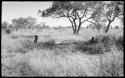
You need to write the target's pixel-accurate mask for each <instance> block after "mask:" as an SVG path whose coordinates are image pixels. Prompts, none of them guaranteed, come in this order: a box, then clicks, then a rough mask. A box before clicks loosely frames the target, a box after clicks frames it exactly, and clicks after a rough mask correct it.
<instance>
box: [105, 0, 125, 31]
mask: <svg viewBox="0 0 125 78" xmlns="http://www.w3.org/2000/svg"><path fill="white" fill-rule="evenodd" d="M123 7H124V2H123V1H111V2H110V3H108V4H106V11H105V17H106V19H107V21H108V25H107V28H106V30H105V32H106V33H107V32H108V30H109V28H110V25H111V23H112V22H113V21H114V20H115V18H119V19H122V20H124V19H123V12H124V8H123Z"/></svg>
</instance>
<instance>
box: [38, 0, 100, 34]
mask: <svg viewBox="0 0 125 78" xmlns="http://www.w3.org/2000/svg"><path fill="white" fill-rule="evenodd" d="M97 3H98V2H97V1H81V2H73V1H69V2H66V1H61V2H56V1H55V2H53V5H52V7H50V8H48V9H46V10H44V11H41V10H39V11H38V13H39V14H40V16H41V17H48V16H52V17H55V18H61V17H66V18H68V20H69V21H70V22H71V25H72V29H73V32H74V34H78V33H79V30H80V28H81V25H82V24H83V23H84V22H86V21H90V19H92V18H93V13H94V15H95V16H96V14H98V13H99V11H98V12H95V11H97V10H95V9H96V8H97V6H96V5H97Z"/></svg>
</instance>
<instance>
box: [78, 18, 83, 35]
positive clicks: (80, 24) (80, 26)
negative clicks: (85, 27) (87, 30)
mask: <svg viewBox="0 0 125 78" xmlns="http://www.w3.org/2000/svg"><path fill="white" fill-rule="evenodd" d="M81 24H82V23H81V20H79V26H78V29H77V34H79V30H80V28H81Z"/></svg>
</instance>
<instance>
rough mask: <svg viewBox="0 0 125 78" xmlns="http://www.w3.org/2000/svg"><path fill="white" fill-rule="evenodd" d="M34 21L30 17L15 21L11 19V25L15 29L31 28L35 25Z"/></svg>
mask: <svg viewBox="0 0 125 78" xmlns="http://www.w3.org/2000/svg"><path fill="white" fill-rule="evenodd" d="M35 22H36V19H35V18H32V17H27V18H23V17H20V18H17V19H12V24H13V25H14V26H15V28H23V27H25V28H26V27H27V28H31V27H32V26H34V25H35Z"/></svg>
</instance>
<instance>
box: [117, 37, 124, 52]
mask: <svg viewBox="0 0 125 78" xmlns="http://www.w3.org/2000/svg"><path fill="white" fill-rule="evenodd" d="M123 45H124V42H123V37H122V36H120V37H119V38H118V39H117V40H116V46H117V48H118V50H123Z"/></svg>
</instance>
